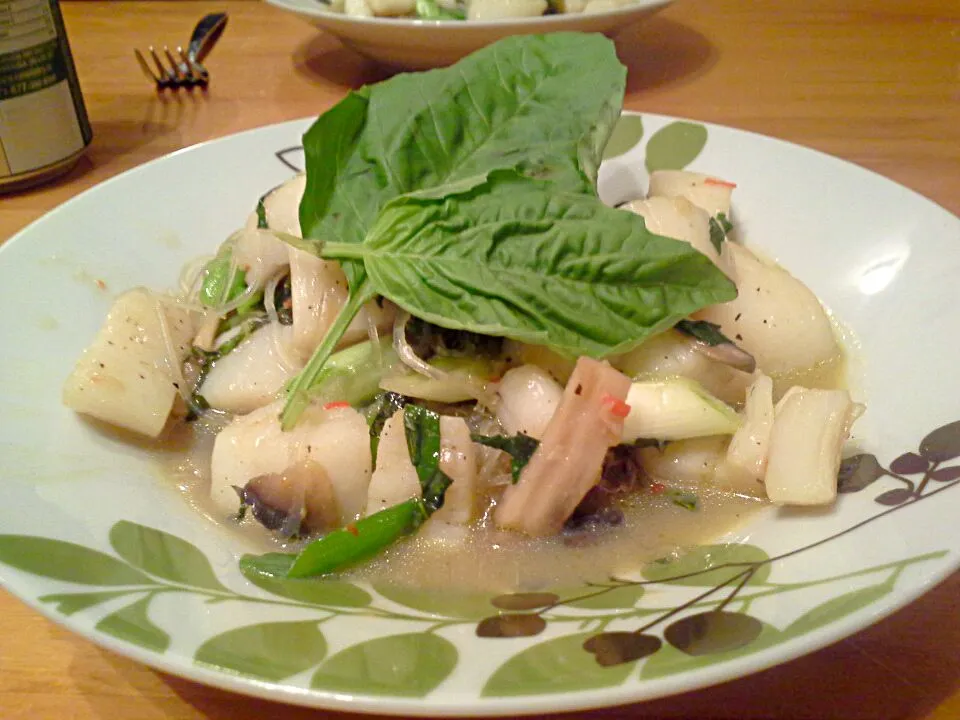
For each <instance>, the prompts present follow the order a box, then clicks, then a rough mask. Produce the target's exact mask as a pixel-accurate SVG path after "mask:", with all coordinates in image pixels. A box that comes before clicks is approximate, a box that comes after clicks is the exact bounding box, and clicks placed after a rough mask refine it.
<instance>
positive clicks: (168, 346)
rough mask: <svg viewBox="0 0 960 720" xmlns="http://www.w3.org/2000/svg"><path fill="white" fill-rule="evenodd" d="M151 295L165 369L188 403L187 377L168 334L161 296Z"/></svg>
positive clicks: (168, 329)
mask: <svg viewBox="0 0 960 720" xmlns="http://www.w3.org/2000/svg"><path fill="white" fill-rule="evenodd" d="M151 295H152V297H153V303H154V309H155V310H156V311H157V320H158V321H159V323H160V336H161V337H162V338H163V345H164V350H166V361H167V369H168V370H169V372H170V376H171V377H172V378H173V385H174V387H175V388H176V389H177V392H179V393H180V397H182V398H183V400H184V402H186V403H187V404H188V405H189V403H190V391H189V390H188V389H187V379H186V378H185V377H184V376H183V365H182V364H181V360H180V352H179V351H178V350H177V347H176V345H174V343H173V337H172V336H171V335H170V323H169V321H168V320H167V313H166V312H165V311H164V309H163V296H161V295H157V294H154V293H151Z"/></svg>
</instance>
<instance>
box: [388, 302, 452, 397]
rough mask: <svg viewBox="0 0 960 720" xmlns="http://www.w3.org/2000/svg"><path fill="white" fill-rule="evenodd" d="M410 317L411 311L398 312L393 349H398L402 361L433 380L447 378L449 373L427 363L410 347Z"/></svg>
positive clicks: (394, 326) (394, 325)
mask: <svg viewBox="0 0 960 720" xmlns="http://www.w3.org/2000/svg"><path fill="white" fill-rule="evenodd" d="M409 319H410V313H408V312H407V311H406V310H400V311H399V312H398V313H397V318H396V320H394V321H393V349H394V350H396V351H397V357H399V358H400V362H402V363H403V364H404V365H406V366H407V367H408V368H410V369H411V370H413V371H414V372H418V373H420V374H421V375H425V376H427V377H428V378H432V379H433V380H445V379H446V378H447V373H445V372H444V371H443V370H438V369H437V368H435V367H433V366H431V365H429V364H427V363H426V362H425V361H424V360H422V359H421V358H420V357H418V356H417V354H416V353H415V352H414V351H413V348H412V347H410V343H408V342H407V335H406V329H407V320H409Z"/></svg>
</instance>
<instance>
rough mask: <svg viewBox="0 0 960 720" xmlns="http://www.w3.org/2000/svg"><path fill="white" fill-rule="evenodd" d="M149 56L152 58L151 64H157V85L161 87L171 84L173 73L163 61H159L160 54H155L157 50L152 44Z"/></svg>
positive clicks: (173, 77)
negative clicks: (158, 77)
mask: <svg viewBox="0 0 960 720" xmlns="http://www.w3.org/2000/svg"><path fill="white" fill-rule="evenodd" d="M150 57H152V58H153V64H154V65H156V66H157V73H158V74H159V75H160V79H159V80H158V81H157V85H158V86H159V87H162V88H164V87H169V86H170V85H172V84H173V83H174V81H175V80H176V78H175V76H174V75H173V73H171V72H170V71H169V70H167V69H166V68H165V67H164V66H163V63H162V62H161V61H160V56H159V55H157V51H156V50H155V49H154V47H153V46H152V45H151V46H150Z"/></svg>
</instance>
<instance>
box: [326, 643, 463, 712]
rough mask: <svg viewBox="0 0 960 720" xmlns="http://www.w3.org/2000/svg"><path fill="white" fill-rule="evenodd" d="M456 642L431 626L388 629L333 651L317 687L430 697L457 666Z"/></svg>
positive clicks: (331, 689) (347, 691) (400, 695)
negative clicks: (412, 629) (424, 629)
mask: <svg viewBox="0 0 960 720" xmlns="http://www.w3.org/2000/svg"><path fill="white" fill-rule="evenodd" d="M457 660H458V656H457V648H456V647H455V646H454V644H453V643H452V642H450V641H449V640H446V639H444V638H442V637H439V636H438V635H434V634H431V633H426V632H417V633H405V634H402V635H387V636H386V637H379V638H374V639H373V640H367V641H366V642H362V643H358V644H356V645H352V646H350V647H348V648H347V649H345V650H341V651H340V652H339V653H337V654H336V655H334V656H332V657H331V658H330V659H329V660H327V662H325V663H324V664H323V665H321V666H320V669H319V670H317V672H316V673H315V674H314V676H313V680H312V682H311V685H312V687H314V688H316V689H318V690H330V691H333V692H343V693H364V694H369V695H386V696H389V697H426V696H427V695H428V694H430V692H431V691H432V690H433V689H434V688H436V687H437V686H438V685H440V683H442V682H443V681H444V680H445V679H446V678H447V676H448V675H450V673H451V672H453V669H454V668H455V667H456V666H457Z"/></svg>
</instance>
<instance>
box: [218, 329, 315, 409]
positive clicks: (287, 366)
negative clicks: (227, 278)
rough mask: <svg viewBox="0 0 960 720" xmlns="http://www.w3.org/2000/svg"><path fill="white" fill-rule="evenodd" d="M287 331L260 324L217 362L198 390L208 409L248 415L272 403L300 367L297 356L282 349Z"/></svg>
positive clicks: (287, 335)
mask: <svg viewBox="0 0 960 720" xmlns="http://www.w3.org/2000/svg"><path fill="white" fill-rule="evenodd" d="M289 331H290V328H289V326H286V325H280V324H277V323H272V324H269V325H264V326H263V327H261V328H259V329H257V330H255V331H254V332H253V334H251V335H250V337H248V338H247V339H246V340H244V341H243V342H241V343H240V344H239V345H237V347H235V348H234V349H233V351H231V352H230V353H228V354H227V355H225V356H224V357H222V358H220V359H219V360H217V361H216V362H215V363H214V364H213V367H211V368H210V370H209V372H208V373H207V376H206V378H205V379H204V381H203V385H202V386H201V387H200V394H201V395H203V397H204V399H205V400H206V401H207V402H208V403H209V404H210V407H213V408H216V409H217V410H225V411H227V412H231V413H248V412H251V411H253V410H256V409H257V408H259V407H263V406H264V405H267V404H269V403H270V402H272V401H273V400H275V399H276V397H277V393H279V392H280V391H281V390H282V389H283V387H284V386H285V385H286V384H287V382H289V381H290V379H291V378H293V377H294V376H295V375H296V374H297V373H298V372H299V371H300V369H301V368H302V367H303V362H302V361H301V359H300V356H299V355H298V354H297V353H292V352H290V351H289V349H287V348H285V347H284V346H286V345H288V344H289V342H290V341H289V335H290V332H289Z"/></svg>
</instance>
